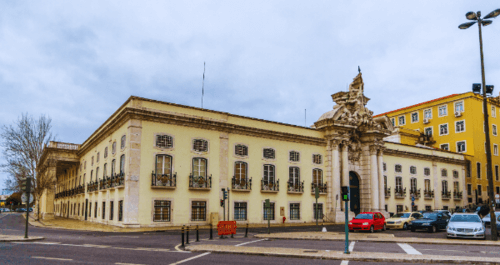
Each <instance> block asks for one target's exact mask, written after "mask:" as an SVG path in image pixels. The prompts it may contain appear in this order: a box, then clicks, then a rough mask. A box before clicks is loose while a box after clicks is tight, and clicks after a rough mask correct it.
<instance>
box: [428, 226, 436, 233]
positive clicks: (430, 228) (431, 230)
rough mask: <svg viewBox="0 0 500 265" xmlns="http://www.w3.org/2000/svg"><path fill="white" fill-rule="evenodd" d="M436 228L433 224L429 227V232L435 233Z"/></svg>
mask: <svg viewBox="0 0 500 265" xmlns="http://www.w3.org/2000/svg"><path fill="white" fill-rule="evenodd" d="M436 231H437V228H436V227H435V226H431V227H429V233H436Z"/></svg>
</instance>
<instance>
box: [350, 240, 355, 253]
mask: <svg viewBox="0 0 500 265" xmlns="http://www.w3.org/2000/svg"><path fill="white" fill-rule="evenodd" d="M354 243H356V242H354V241H352V242H351V244H349V252H352V251H353V250H354Z"/></svg>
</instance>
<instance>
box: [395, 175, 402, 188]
mask: <svg viewBox="0 0 500 265" xmlns="http://www.w3.org/2000/svg"><path fill="white" fill-rule="evenodd" d="M398 178H400V179H401V187H400V188H401V190H404V182H403V177H402V176H395V177H394V192H396V190H397V189H398V181H397V179H398Z"/></svg>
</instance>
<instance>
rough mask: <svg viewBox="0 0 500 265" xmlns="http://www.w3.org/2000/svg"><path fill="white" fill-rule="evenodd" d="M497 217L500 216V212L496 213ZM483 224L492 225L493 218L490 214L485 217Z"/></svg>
mask: <svg viewBox="0 0 500 265" xmlns="http://www.w3.org/2000/svg"><path fill="white" fill-rule="evenodd" d="M495 216H496V217H498V216H500V212H495ZM483 222H484V223H485V224H487V225H489V224H490V223H491V216H490V214H489V213H488V214H487V215H486V216H485V217H483Z"/></svg>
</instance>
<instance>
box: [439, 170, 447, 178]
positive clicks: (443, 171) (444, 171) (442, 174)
mask: <svg viewBox="0 0 500 265" xmlns="http://www.w3.org/2000/svg"><path fill="white" fill-rule="evenodd" d="M440 171H441V177H448V169H447V168H441V170H440Z"/></svg>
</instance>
